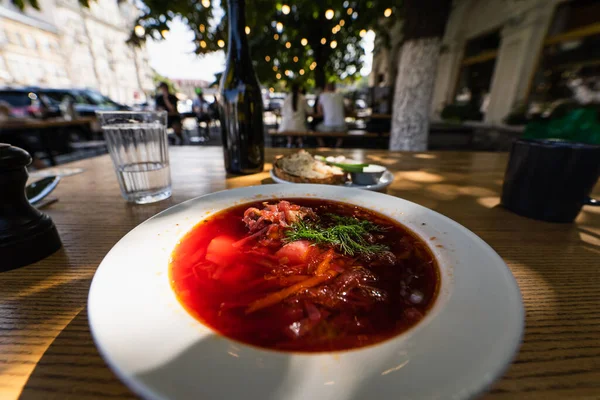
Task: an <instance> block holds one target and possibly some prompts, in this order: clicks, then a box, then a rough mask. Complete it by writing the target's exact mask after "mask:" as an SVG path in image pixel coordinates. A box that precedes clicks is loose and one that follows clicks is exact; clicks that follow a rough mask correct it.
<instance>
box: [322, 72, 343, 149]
mask: <svg viewBox="0 0 600 400" xmlns="http://www.w3.org/2000/svg"><path fill="white" fill-rule="evenodd" d="M318 109H319V114H322V115H323V122H321V123H320V124H318V125H317V131H319V132H346V131H347V130H348V127H347V126H346V121H345V117H346V110H345V107H344V96H342V94H341V93H337V92H336V91H335V83H333V82H330V83H328V84H327V85H325V91H324V92H323V93H321V95H320V96H319V104H318ZM317 143H318V145H319V146H320V147H323V146H325V141H324V140H323V138H317ZM341 146H342V138H338V139H337V141H336V143H335V147H341Z"/></svg>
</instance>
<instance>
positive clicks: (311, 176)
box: [273, 150, 346, 185]
mask: <svg viewBox="0 0 600 400" xmlns="http://www.w3.org/2000/svg"><path fill="white" fill-rule="evenodd" d="M273 173H274V174H275V176H277V177H278V178H281V179H283V180H286V181H289V182H294V183H320V184H325V185H339V184H343V183H344V182H345V180H346V173H345V172H344V171H342V170H341V169H340V168H338V167H334V166H331V165H327V164H325V163H324V162H321V161H318V160H315V159H314V158H313V156H312V155H310V153H308V152H306V151H304V150H300V151H299V152H297V153H294V154H290V155H289V156H285V157H279V158H277V159H275V162H274V163H273Z"/></svg>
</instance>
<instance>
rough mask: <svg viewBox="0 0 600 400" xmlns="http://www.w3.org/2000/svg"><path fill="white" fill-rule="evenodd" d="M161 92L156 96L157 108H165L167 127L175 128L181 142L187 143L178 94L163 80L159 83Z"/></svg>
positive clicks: (174, 130)
mask: <svg viewBox="0 0 600 400" xmlns="http://www.w3.org/2000/svg"><path fill="white" fill-rule="evenodd" d="M158 90H159V94H158V96H156V101H155V102H156V109H157V110H164V111H166V112H167V113H168V114H167V127H170V128H173V132H175V135H176V136H177V138H178V139H179V142H180V144H184V143H185V138H184V136H183V126H182V124H181V116H180V115H179V111H177V96H175V95H174V94H172V93H170V92H169V85H167V83H166V82H161V83H160V85H158Z"/></svg>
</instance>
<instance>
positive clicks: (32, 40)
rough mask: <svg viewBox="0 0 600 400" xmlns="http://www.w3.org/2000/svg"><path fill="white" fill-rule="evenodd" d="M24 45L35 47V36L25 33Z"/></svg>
mask: <svg viewBox="0 0 600 400" xmlns="http://www.w3.org/2000/svg"><path fill="white" fill-rule="evenodd" d="M24 36H25V45H26V46H27V47H29V48H30V49H37V42H36V41H35V38H34V37H33V36H31V35H29V34H25V35H24Z"/></svg>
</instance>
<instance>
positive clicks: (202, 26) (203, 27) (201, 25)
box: [198, 24, 206, 33]
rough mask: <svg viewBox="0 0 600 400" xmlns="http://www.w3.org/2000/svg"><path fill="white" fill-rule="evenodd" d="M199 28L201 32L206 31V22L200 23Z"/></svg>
mask: <svg viewBox="0 0 600 400" xmlns="http://www.w3.org/2000/svg"><path fill="white" fill-rule="evenodd" d="M198 29H199V30H200V32H202V33H204V31H205V30H206V27H205V26H204V24H200V26H199V27H198Z"/></svg>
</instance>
